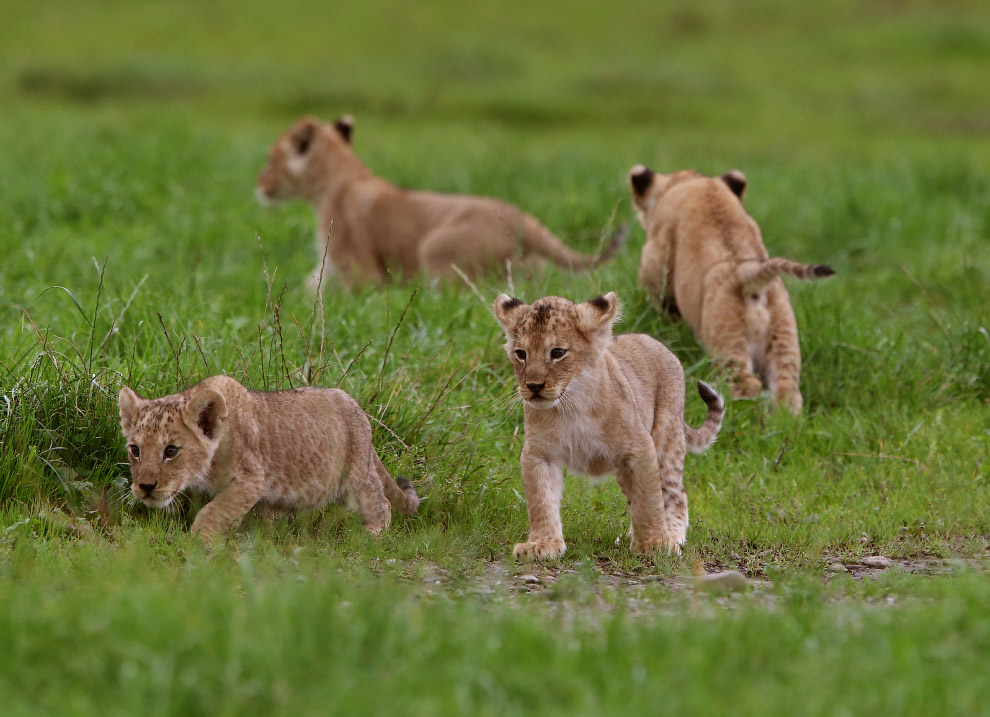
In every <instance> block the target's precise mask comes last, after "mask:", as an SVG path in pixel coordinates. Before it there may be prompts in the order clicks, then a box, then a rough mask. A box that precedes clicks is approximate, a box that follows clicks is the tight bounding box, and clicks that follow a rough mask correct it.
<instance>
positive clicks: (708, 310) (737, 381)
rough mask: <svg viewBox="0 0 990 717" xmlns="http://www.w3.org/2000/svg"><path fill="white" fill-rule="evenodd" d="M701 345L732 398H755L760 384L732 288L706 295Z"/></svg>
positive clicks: (743, 309) (742, 307)
mask: <svg viewBox="0 0 990 717" xmlns="http://www.w3.org/2000/svg"><path fill="white" fill-rule="evenodd" d="M701 342H702V343H703V344H704V345H705V349H706V350H707V351H708V353H709V354H710V355H711V356H712V358H714V359H715V361H716V363H717V364H718V365H719V367H720V368H721V369H722V371H723V372H724V373H725V374H726V376H727V377H728V378H729V381H730V385H731V391H732V397H733V398H756V397H757V396H759V395H760V391H762V390H763V382H762V381H760V378H759V376H757V375H756V373H755V372H754V370H753V369H754V367H753V356H752V354H751V351H750V346H749V342H748V341H747V339H746V306H745V304H744V303H743V299H742V297H741V296H740V295H739V292H738V290H737V289H736V287H735V285H734V284H728V283H726V284H724V285H722V286H718V287H715V288H713V289H711V290H708V291H706V292H705V300H704V305H703V306H702V309H701Z"/></svg>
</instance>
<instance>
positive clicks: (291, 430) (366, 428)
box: [248, 386, 371, 466]
mask: <svg viewBox="0 0 990 717" xmlns="http://www.w3.org/2000/svg"><path fill="white" fill-rule="evenodd" d="M248 405H249V406H250V411H251V413H252V414H253V417H254V419H255V421H256V422H257V426H258V441H259V449H260V452H261V454H262V456H263V457H264V459H265V462H266V463H268V464H269V465H270V466H274V465H291V464H295V465H302V464H307V463H309V464H314V463H316V464H325V463H328V462H329V463H339V462H343V463H344V464H351V463H352V460H353V459H354V458H356V457H357V456H356V453H358V452H360V451H361V450H362V449H364V448H366V447H367V446H368V445H369V444H370V441H371V424H370V423H369V422H368V417H367V416H366V415H365V413H364V411H363V410H362V409H361V407H360V406H359V405H358V403H357V401H355V400H354V399H353V398H352V397H351V396H350V395H348V394H347V393H346V392H345V391H342V390H340V389H339V388H322V387H315V386H307V387H302V388H295V389H291V390H289V391H272V392H267V391H250V392H248ZM352 454H355V455H352Z"/></svg>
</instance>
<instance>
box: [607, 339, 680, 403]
mask: <svg viewBox="0 0 990 717" xmlns="http://www.w3.org/2000/svg"><path fill="white" fill-rule="evenodd" d="M609 352H610V353H611V354H612V356H613V357H614V358H615V360H616V361H617V362H618V364H619V367H620V368H621V369H622V374H623V376H625V379H626V380H627V381H628V382H629V386H630V389H631V390H632V393H633V400H634V401H635V403H636V406H637V409H638V410H639V411H640V412H641V413H642V414H643V416H644V418H652V415H653V412H654V408H655V406H656V404H657V402H658V400H662V401H663V402H664V403H669V404H672V408H674V409H675V410H678V411H683V406H684V369H683V367H682V366H681V362H680V361H679V360H678V359H677V357H676V356H675V355H674V354H673V353H672V352H671V350H670V349H668V348H667V347H666V346H664V345H663V344H662V343H660V342H659V341H657V340H656V339H655V338H653V337H652V336H647V335H646V334H620V335H619V336H616V337H615V338H614V339H613V340H612V345H611V346H610V347H609ZM651 422H652V421H651Z"/></svg>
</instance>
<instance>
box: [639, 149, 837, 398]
mask: <svg viewBox="0 0 990 717" xmlns="http://www.w3.org/2000/svg"><path fill="white" fill-rule="evenodd" d="M629 178H630V182H631V184H632V193H633V204H634V206H635V209H636V215H637V216H638V217H639V221H640V223H641V224H642V225H643V229H644V230H646V244H645V245H644V246H643V254H642V257H641V260H640V266H639V283H640V284H642V285H643V286H645V287H646V288H647V289H649V291H650V293H651V294H652V295H653V298H654V300H656V301H658V302H662V303H666V304H668V305H669V304H670V303H671V301H673V303H674V304H675V305H676V309H677V311H679V312H680V314H681V315H682V316H683V317H684V319H685V321H687V323H688V324H689V325H690V326H691V328H692V329H693V330H694V333H695V336H697V337H698V339H699V340H700V341H701V343H702V344H704V346H705V348H706V349H707V350H708V352H709V353H710V354H712V356H713V357H715V359H716V360H718V361H719V362H720V363H721V364H722V365H723V367H724V368H725V369H727V371H728V373H729V375H730V377H731V380H732V395H733V396H734V397H735V398H755V397H757V396H758V395H759V394H760V391H761V390H762V388H763V382H762V381H761V380H760V378H759V377H758V376H757V374H759V375H761V376H762V377H763V378H764V379H765V380H766V383H767V385H768V388H769V389H770V393H771V395H772V397H773V401H774V403H775V404H784V405H785V406H787V407H788V408H789V409H790V410H791V412H793V413H795V414H799V413H800V412H801V406H802V404H803V399H802V398H801V391H800V389H799V383H800V375H801V349H800V346H799V345H798V332H797V322H796V321H795V319H794V310H793V309H792V308H791V299H790V296H789V295H788V293H787V289H786V288H785V287H784V282H783V281H781V280H780V275H781V274H790V275H791V276H794V277H797V278H798V279H820V278H823V277H826V276H832V275H833V274H834V273H835V271H833V270H832V268H831V267H828V266H825V265H822V264H819V265H815V266H809V265H805V264H799V263H798V262H796V261H791V260H789V259H780V258H773V259H771V258H770V255H769V254H768V253H767V249H766V247H765V246H764V245H763V238H762V236H761V234H760V228H759V227H758V226H757V224H756V222H755V221H753V219H752V218H751V217H750V216H749V214H747V213H746V210H745V209H744V208H743V205H742V197H743V194H744V192H745V191H746V177H745V176H744V175H743V173H742V172H740V171H739V170H733V171H731V172H727V173H726V174H723V175H722V176H721V177H718V178H713V177H706V176H703V175H701V174H698V173H696V172H691V171H682V172H674V173H673V174H658V173H656V172H653V171H651V170H649V169H647V168H646V167H644V166H643V165H637V166H635V167H633V168H632V170H631V172H630V177H629Z"/></svg>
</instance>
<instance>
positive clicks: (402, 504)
mask: <svg viewBox="0 0 990 717" xmlns="http://www.w3.org/2000/svg"><path fill="white" fill-rule="evenodd" d="M372 454H373V455H374V464H375V469H376V470H377V471H378V478H379V479H380V480H381V482H382V487H383V488H384V489H385V497H386V498H388V502H389V503H391V504H392V507H393V508H394V509H395V510H397V511H399V512H400V513H405V514H406V515H410V514H412V513H415V512H416V509H417V508H418V507H419V497H418V496H417V495H416V489H415V488H413V484H412V483H411V482H410V480H409V479H408V478H406V477H405V476H396V477H395V479H393V478H392V476H391V474H390V473H389V472H388V469H387V468H385V466H384V465H383V464H382V461H381V458H379V457H378V453H377V452H376V451H375V450H374V449H372Z"/></svg>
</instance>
